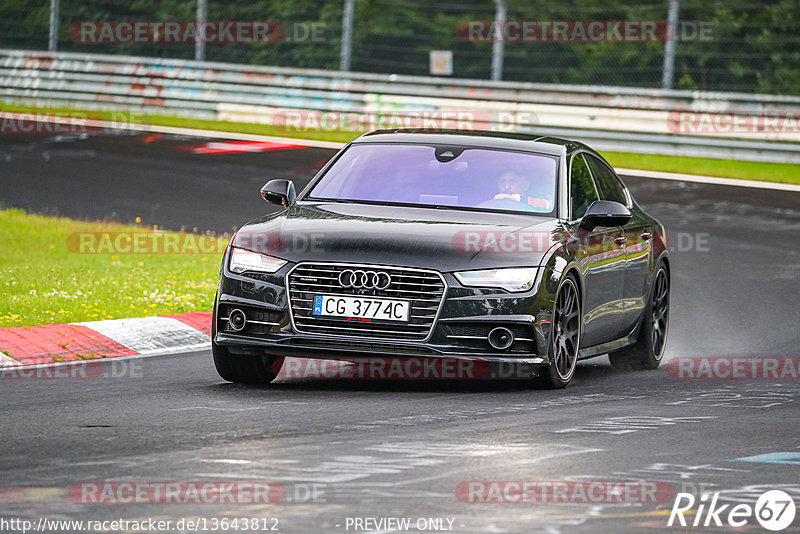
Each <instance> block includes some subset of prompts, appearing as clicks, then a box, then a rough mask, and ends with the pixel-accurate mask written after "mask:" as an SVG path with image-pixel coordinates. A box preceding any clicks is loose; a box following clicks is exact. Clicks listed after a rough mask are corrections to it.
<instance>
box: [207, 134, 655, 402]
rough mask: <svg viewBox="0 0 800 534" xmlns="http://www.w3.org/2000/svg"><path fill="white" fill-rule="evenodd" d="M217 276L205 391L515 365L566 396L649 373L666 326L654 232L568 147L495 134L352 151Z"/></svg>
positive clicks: (597, 166)
mask: <svg viewBox="0 0 800 534" xmlns="http://www.w3.org/2000/svg"><path fill="white" fill-rule="evenodd" d="M261 194H262V196H263V197H264V199H265V200H266V201H268V202H271V203H275V204H279V205H280V206H282V208H283V209H281V210H280V211H279V212H277V213H274V214H270V215H267V216H264V217H261V218H259V219H256V220H254V221H252V222H250V223H248V224H246V225H245V226H243V227H242V228H241V229H240V230H239V231H238V232H237V233H236V234H235V235H234V237H233V238H232V239H231V243H230V245H229V246H228V248H227V250H226V252H225V256H224V259H223V262H222V268H221V272H220V279H219V286H218V290H217V296H216V300H215V304H214V318H213V328H212V330H213V331H212V343H213V357H214V363H215V365H216V368H217V371H218V372H219V374H220V376H221V377H222V378H223V379H225V380H228V381H232V382H241V383H268V382H271V381H272V380H274V379H275V378H276V376H277V375H278V373H279V371H280V369H281V365H282V364H283V362H284V358H286V357H289V356H291V357H295V358H313V359H323V360H341V361H343V362H348V361H349V362H353V361H356V360H358V359H363V358H365V357H367V358H393V359H398V360H400V361H402V360H403V359H408V358H415V359H420V358H424V359H426V360H427V359H448V360H450V359H456V360H463V359H467V360H470V361H481V362H489V363H492V364H494V363H496V364H504V363H506V364H507V363H513V364H519V365H520V366H522V368H525V369H528V370H529V374H528V375H527V377H529V378H530V379H531V380H532V381H533V382H538V383H540V384H542V385H544V386H546V387H553V388H562V387H565V386H566V385H567V384H568V383H569V381H570V379H571V378H572V376H573V374H574V371H575V365H576V362H577V361H578V360H579V359H583V358H590V357H593V356H599V355H603V354H608V355H609V357H610V360H611V363H612V364H613V365H614V366H615V367H620V368H629V369H654V368H656V367H658V365H659V363H660V362H661V358H662V356H663V354H664V348H665V343H666V337H667V328H668V324H669V287H670V262H669V258H668V254H667V246H666V235H665V232H664V227H663V226H662V225H661V224H660V223H659V222H658V221H656V220H655V219H654V218H653V217H651V216H649V215H648V214H647V213H645V212H644V210H642V209H641V208H640V207H639V206H638V205H637V204H636V202H635V201H634V199H633V198H632V197H631V194H630V192H629V191H628V189H627V188H626V187H625V185H624V184H623V183H622V182H621V181H620V179H619V178H618V177H617V175H616V174H615V172H614V170H613V169H612V168H611V166H610V165H609V164H608V163H607V162H606V161H605V160H604V159H603V158H602V157H601V156H600V155H599V154H598V153H597V152H595V151H594V150H592V149H590V148H589V147H587V146H586V145H584V144H581V143H578V142H575V141H569V140H565V139H558V138H553V137H536V136H527V135H518V134H502V133H494V132H464V131H431V130H392V131H378V132H372V133H368V134H365V135H362V136H361V137H359V138H358V139H356V140H354V141H353V142H351V143H349V144H348V145H347V146H345V147H344V148H343V149H342V150H340V151H339V152H338V153H337V154H336V155H335V156H334V157H333V158H332V159H331V160H330V161H329V162H328V163H327V164H326V165H325V166H324V167H323V168H322V170H320V172H319V173H318V174H317V175H316V177H315V178H314V179H313V180H312V181H311V182H310V183H309V185H308V186H307V187H306V188H304V189H303V191H302V192H300V193H299V194H296V192H295V188H294V185H293V183H292V182H291V181H289V180H281V179H276V180H271V181H269V182H267V184H266V185H265V186H264V187H263V188H262V190H261Z"/></svg>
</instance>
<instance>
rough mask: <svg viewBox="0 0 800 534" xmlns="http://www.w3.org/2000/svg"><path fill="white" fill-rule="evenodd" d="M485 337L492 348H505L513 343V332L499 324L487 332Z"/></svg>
mask: <svg viewBox="0 0 800 534" xmlns="http://www.w3.org/2000/svg"><path fill="white" fill-rule="evenodd" d="M487 339H488V341H489V345H491V346H492V348H495V349H497V350H506V349H507V348H508V347H510V346H511V345H513V344H514V333H513V332H511V330H509V329H508V328H505V327H502V326H499V327H497V328H495V329H493V330H492V331H491V332H489V335H488V336H487Z"/></svg>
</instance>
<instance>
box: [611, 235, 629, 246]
mask: <svg viewBox="0 0 800 534" xmlns="http://www.w3.org/2000/svg"><path fill="white" fill-rule="evenodd" d="M627 240H628V239H627V238H626V237H625V236H619V237H615V238H614V243H616V244H617V245H619V246H621V247H622V246H624V245H625V242H626V241H627Z"/></svg>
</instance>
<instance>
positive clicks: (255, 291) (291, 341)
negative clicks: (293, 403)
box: [214, 255, 553, 366]
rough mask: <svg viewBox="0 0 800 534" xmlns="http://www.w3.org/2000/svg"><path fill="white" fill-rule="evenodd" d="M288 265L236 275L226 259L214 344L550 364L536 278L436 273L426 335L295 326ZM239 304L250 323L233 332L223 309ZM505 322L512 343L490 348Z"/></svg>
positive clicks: (266, 350) (271, 351) (253, 350)
mask: <svg viewBox="0 0 800 534" xmlns="http://www.w3.org/2000/svg"><path fill="white" fill-rule="evenodd" d="M294 267H295V266H294V265H289V266H286V267H284V268H283V269H281V270H280V271H278V272H277V273H275V274H274V275H269V274H260V273H259V274H251V273H245V274H244V275H238V274H235V273H231V272H230V271H229V270H228V269H227V255H226V258H225V260H224V261H223V268H222V273H221V276H220V282H219V287H218V291H217V300H216V302H215V305H214V323H215V324H214V343H216V344H217V345H221V346H225V347H227V348H228V349H229V350H230V351H231V352H232V353H233V354H236V353H242V354H265V355H270V356H293V357H299V358H323V359H341V360H353V359H357V358H364V357H365V356H377V357H401V358H402V357H417V358H447V359H449V358H469V359H477V360H484V361H491V362H498V363H508V362H516V363H520V364H530V365H532V366H538V365H541V364H546V363H547V349H546V347H547V342H546V340H547V338H548V336H549V328H550V317H551V311H552V305H553V303H552V297H550V296H549V293H548V292H547V291H539V284H536V285H535V286H534V288H533V289H532V290H531V291H529V292H526V293H507V292H504V291H502V290H492V289H482V288H468V287H464V286H461V285H460V284H459V283H458V281H457V280H456V278H455V277H454V276H453V275H451V274H449V273H441V275H442V278H443V280H444V282H445V295H444V298H443V299H442V303H441V305H440V309H439V310H438V313H437V317H436V319H435V321H434V322H433V325H432V327H431V330H430V333H429V335H428V336H427V337H426V338H425V339H424V340H415V341H414V340H404V339H398V338H392V337H391V336H390V337H388V338H379V337H376V336H367V335H364V336H360V335H359V336H357V335H333V334H327V333H326V334H316V333H308V332H302V331H298V329H297V327H296V325H295V324H294V323H293V321H292V315H291V314H290V310H289V306H290V299H289V293H288V289H287V284H288V282H287V276H286V275H287V273H288V272H289V271H291V270H292V269H293V268H294ZM233 309H240V310H242V311H244V312H245V314H246V315H247V317H248V323H247V326H246V327H245V328H243V329H241V330H240V331H234V330H233V329H232V328H231V327H230V326H229V325H230V321H229V320H228V315H229V314H230V312H231V311H232V310H233ZM496 327H504V328H508V329H509V330H510V331H511V332H512V333H513V334H514V343H513V344H512V345H511V346H510V347H508V348H507V349H503V350H499V349H495V348H493V347H492V346H491V345H490V343H489V342H488V340H487V336H488V333H489V332H490V331H491V330H492V329H493V328H496Z"/></svg>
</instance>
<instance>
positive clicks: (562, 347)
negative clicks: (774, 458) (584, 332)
mask: <svg viewBox="0 0 800 534" xmlns="http://www.w3.org/2000/svg"><path fill="white" fill-rule="evenodd" d="M581 323H582V319H581V299H580V293H579V292H578V285H577V283H576V282H575V279H574V278H573V277H572V275H567V277H566V278H564V281H563V282H562V283H561V287H559V288H558V293H557V294H556V302H555V305H554V307H553V319H552V323H551V325H550V344H549V349H548V356H549V358H550V363H549V364H548V366H547V367H546V368H544V369H542V371H541V372H540V374H539V377H538V382H539V383H540V384H541V385H542V386H544V387H548V388H551V389H561V388H565V387H567V384H569V381H570V380H571V379H572V375H573V374H574V373H575V364H577V363H578V348H579V346H580V341H581Z"/></svg>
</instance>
